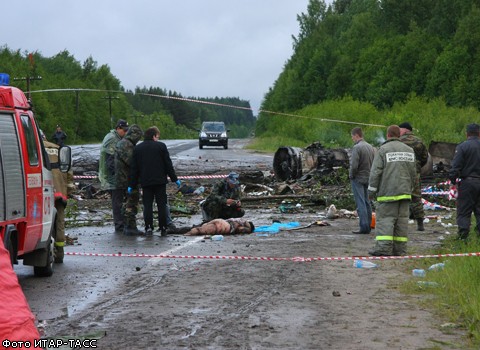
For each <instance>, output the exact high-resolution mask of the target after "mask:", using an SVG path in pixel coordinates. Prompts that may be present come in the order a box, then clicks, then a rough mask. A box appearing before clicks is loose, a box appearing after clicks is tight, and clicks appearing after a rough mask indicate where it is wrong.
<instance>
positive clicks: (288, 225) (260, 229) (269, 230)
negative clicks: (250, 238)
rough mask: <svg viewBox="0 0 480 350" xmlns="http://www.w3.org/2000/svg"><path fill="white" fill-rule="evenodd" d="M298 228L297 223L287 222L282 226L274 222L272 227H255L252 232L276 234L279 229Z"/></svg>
mask: <svg viewBox="0 0 480 350" xmlns="http://www.w3.org/2000/svg"><path fill="white" fill-rule="evenodd" d="M298 226H300V223H299V222H296V221H294V222H287V223H285V224H282V223H280V222H274V223H273V224H272V225H267V226H258V227H255V230H254V231H253V232H254V233H260V232H266V233H278V231H280V229H282V228H285V229H289V228H295V227H298Z"/></svg>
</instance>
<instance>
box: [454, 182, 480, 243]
mask: <svg viewBox="0 0 480 350" xmlns="http://www.w3.org/2000/svg"><path fill="white" fill-rule="evenodd" d="M472 213H473V214H474V215H475V218H476V220H477V227H476V230H477V233H478V232H479V228H480V178H469V177H467V178H465V179H462V181H461V182H460V183H459V185H458V198H457V225H458V232H459V235H460V236H464V237H461V238H466V237H465V236H468V233H469V231H470V223H471V219H472Z"/></svg>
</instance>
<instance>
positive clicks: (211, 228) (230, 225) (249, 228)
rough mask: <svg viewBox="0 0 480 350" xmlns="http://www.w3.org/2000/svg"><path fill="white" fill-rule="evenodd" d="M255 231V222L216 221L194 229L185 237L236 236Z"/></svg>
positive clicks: (238, 220) (231, 219) (234, 219)
mask: <svg viewBox="0 0 480 350" xmlns="http://www.w3.org/2000/svg"><path fill="white" fill-rule="evenodd" d="M254 230H255V226H254V225H253V222H251V221H247V220H245V219H240V218H230V219H226V220H224V219H214V220H211V221H208V222H206V223H204V224H202V225H201V226H200V227H194V228H192V229H191V230H190V231H188V232H187V233H185V234H184V235H185V236H202V235H205V236H213V235H234V234H249V233H252V232H253V231H254Z"/></svg>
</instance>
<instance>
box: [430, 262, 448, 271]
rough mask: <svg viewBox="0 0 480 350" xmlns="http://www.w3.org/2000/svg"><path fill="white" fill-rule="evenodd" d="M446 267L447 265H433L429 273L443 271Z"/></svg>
mask: <svg viewBox="0 0 480 350" xmlns="http://www.w3.org/2000/svg"><path fill="white" fill-rule="evenodd" d="M444 267H445V263H438V264H433V265H432V266H430V267H429V268H428V271H439V270H443V268H444Z"/></svg>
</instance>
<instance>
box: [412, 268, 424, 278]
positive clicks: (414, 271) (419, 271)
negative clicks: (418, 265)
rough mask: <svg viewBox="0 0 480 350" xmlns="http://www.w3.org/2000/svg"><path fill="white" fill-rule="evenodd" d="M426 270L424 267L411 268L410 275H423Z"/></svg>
mask: <svg viewBox="0 0 480 350" xmlns="http://www.w3.org/2000/svg"><path fill="white" fill-rule="evenodd" d="M426 274H427V273H426V271H425V270H424V269H413V270H412V275H413V276H415V277H425V275H426Z"/></svg>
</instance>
